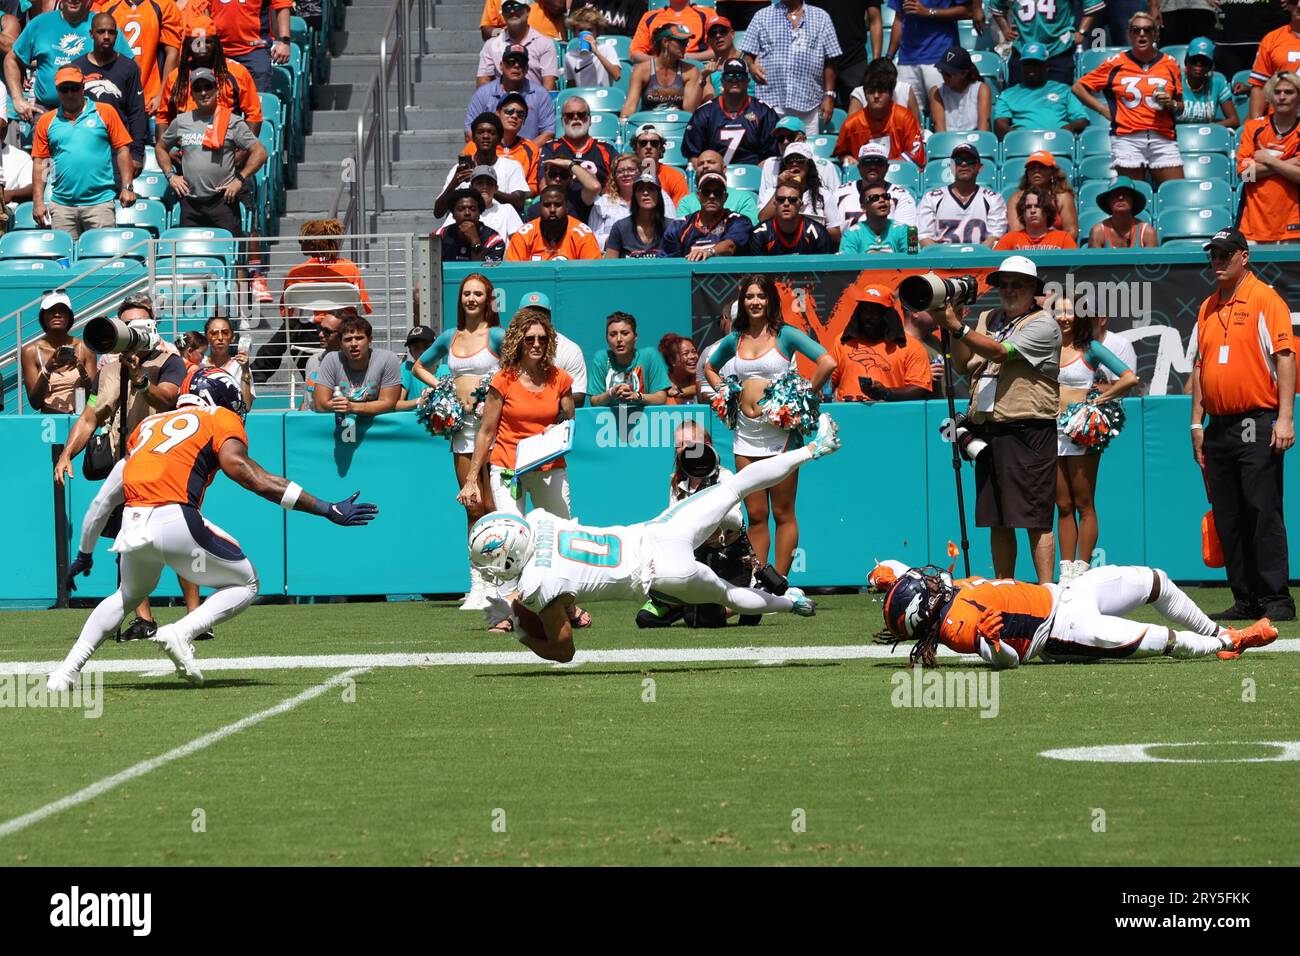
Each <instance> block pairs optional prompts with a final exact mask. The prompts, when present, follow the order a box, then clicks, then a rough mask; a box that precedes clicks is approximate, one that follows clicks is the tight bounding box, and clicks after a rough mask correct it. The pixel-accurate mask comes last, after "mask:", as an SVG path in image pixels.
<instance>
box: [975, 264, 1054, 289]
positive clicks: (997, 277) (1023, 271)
mask: <svg viewBox="0 0 1300 956" xmlns="http://www.w3.org/2000/svg"><path fill="white" fill-rule="evenodd" d="M1012 276H1027V277H1029V278H1030V279H1033V280H1034V282H1036V283H1037V284H1038V288H1039V289H1040V290H1041V289H1042V288H1043V280H1042V279H1040V278H1039V277H1038V266H1036V265H1034V261H1033V260H1032V259H1030V258H1028V257H1027V256H1008V257H1007V258H1005V259H1003V260H1002V265H1000V266H998V268H997V270H996V271H994V272H990V273H989V275H988V280H987V281H988V284H989V285H991V286H993V287H994V288H997V286H998V283H1000V282H1001V281H1002V280H1003V279H1007V278H1010V277H1012Z"/></svg>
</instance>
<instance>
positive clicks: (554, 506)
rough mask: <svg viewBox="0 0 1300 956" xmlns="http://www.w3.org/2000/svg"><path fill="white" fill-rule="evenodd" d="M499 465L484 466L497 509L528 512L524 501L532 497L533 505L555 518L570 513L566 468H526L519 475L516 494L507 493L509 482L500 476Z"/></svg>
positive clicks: (566, 516) (568, 515)
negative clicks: (517, 494) (544, 469)
mask: <svg viewBox="0 0 1300 956" xmlns="http://www.w3.org/2000/svg"><path fill="white" fill-rule="evenodd" d="M502 470H503V469H502V468H501V466H500V465H493V466H492V467H491V468H489V469H488V481H489V482H491V485H492V487H491V489H490V494H491V495H492V503H493V506H494V507H495V508H496V510H497V511H511V512H514V513H515V514H517V515H519V517H521V518H522V517H523V516H524V515H525V514H527V513H528V511H529V510H531V509H528V508H525V507H524V502H525V501H527V500H531V501H532V506H533V508H542V509H544V510H546V511H549V512H550V513H551V514H553V515H555V516H556V517H557V518H571V517H573V515H572V513H571V511H570V509H569V472H568V469H566V468H552V469H551V470H550V471H529V472H525V473H524V474H523V475H521V476H520V478H519V497H518V498H515V497H514V496H513V495H511V494H510V482H508V481H505V480H504V479H503V478H502V477H501V472H502Z"/></svg>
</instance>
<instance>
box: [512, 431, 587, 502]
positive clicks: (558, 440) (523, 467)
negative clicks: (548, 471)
mask: <svg viewBox="0 0 1300 956" xmlns="http://www.w3.org/2000/svg"><path fill="white" fill-rule="evenodd" d="M575 424H576V423H575V422H574V421H573V419H569V420H568V421H567V422H560V424H559V425H557V426H555V427H554V428H552V429H551V430H550V431H548V432H543V433H542V434H541V435H533V436H531V437H529V438H525V439H524V440H523V441H521V442H520V443H519V446H518V448H517V449H516V450H515V474H514V477H513V478H511V479H510V481H511V484H513V485H514V486H516V487H518V485H519V476H520V475H526V474H527V473H528V472H530V471H536V470H537V469H538V468H541V467H542V466H543V465H546V464H550V463H551V462H553V461H555V459H557V458H563V457H564V456H565V455H567V454H568V453H569V452H571V451H573V433H574V425H575ZM557 432H558V433H560V434H559V437H556V433H557ZM543 438H544V439H545V442H544V444H545V451H544V452H543V453H542V454H540V455H538V456H537V457H536V458H531V459H529V458H526V457H525V456H526V455H527V454H528V447H527V446H528V445H529V444H530V443H535V442H537V441H538V439H543Z"/></svg>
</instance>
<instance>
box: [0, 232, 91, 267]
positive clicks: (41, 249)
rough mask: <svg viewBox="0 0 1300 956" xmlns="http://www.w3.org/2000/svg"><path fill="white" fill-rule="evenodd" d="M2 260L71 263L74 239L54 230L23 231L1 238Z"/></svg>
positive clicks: (0, 250) (0, 253)
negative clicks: (40, 260) (52, 260)
mask: <svg viewBox="0 0 1300 956" xmlns="http://www.w3.org/2000/svg"><path fill="white" fill-rule="evenodd" d="M0 259H54V260H56V261H58V260H64V261H66V262H71V261H72V259H73V248H72V237H71V236H70V235H68V234H67V233H66V232H59V231H57V230H54V229H23V230H21V231H19V232H11V233H9V234H8V235H6V236H3V237H0Z"/></svg>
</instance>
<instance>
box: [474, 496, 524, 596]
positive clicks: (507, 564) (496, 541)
mask: <svg viewBox="0 0 1300 956" xmlns="http://www.w3.org/2000/svg"><path fill="white" fill-rule="evenodd" d="M532 556H533V529H532V528H531V527H529V525H528V522H527V521H525V520H524V519H523V518H521V517H519V515H517V514H513V513H512V512H509V511H494V512H492V513H491V514H487V515H484V516H483V517H482V518H479V519H478V521H475V522H474V527H472V528H470V529H469V562H470V564H472V565H473V566H474V567H476V568H478V569H479V572H480V573H481V574H482V575H483V579H484V580H485V581H487V582H488V584H491V585H493V586H496V587H500V586H501V585H503V584H507V583H509V582H511V581H515V580H517V579H518V578H519V576H520V575H521V574H523V572H524V565H525V564H527V563H528V559H529V558H531V557H532Z"/></svg>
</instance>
